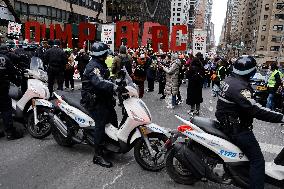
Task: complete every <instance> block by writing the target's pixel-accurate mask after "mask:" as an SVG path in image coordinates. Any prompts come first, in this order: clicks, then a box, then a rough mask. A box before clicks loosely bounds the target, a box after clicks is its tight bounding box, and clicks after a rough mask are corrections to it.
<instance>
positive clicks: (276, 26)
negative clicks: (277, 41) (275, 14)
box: [273, 25, 283, 31]
mask: <svg viewBox="0 0 284 189" xmlns="http://www.w3.org/2000/svg"><path fill="white" fill-rule="evenodd" d="M273 31H283V25H274V26H273Z"/></svg>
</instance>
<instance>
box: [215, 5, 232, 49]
mask: <svg viewBox="0 0 284 189" xmlns="http://www.w3.org/2000/svg"><path fill="white" fill-rule="evenodd" d="M227 1H228V0H213V10H212V14H213V15H212V22H213V23H214V24H215V41H216V45H217V44H218V43H219V38H220V35H221V31H222V25H223V23H224V19H225V17H226V11H227Z"/></svg>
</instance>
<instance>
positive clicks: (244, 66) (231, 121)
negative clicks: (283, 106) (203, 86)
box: [215, 56, 283, 189]
mask: <svg viewBox="0 0 284 189" xmlns="http://www.w3.org/2000/svg"><path fill="white" fill-rule="evenodd" d="M255 73H256V60H255V59H254V58H253V57H251V56H243V57H240V58H238V59H237V61H236V62H235V64H234V67H233V73H232V76H230V77H228V78H226V79H225V80H224V81H221V83H220V89H221V90H220V92H219V93H220V94H219V99H218V102H217V111H216V114H215V115H216V117H217V119H218V120H219V121H220V123H221V127H222V130H223V132H224V133H225V134H227V135H228V136H229V137H230V138H231V140H232V142H233V143H234V144H236V145H237V146H238V147H239V148H240V149H241V150H242V151H243V152H244V153H245V155H246V156H247V157H248V159H249V161H250V172H249V174H250V188H251V189H252V188H253V189H263V188H264V175H265V162H264V158H263V154H262V152H261V149H260V147H259V144H258V142H257V140H256V138H255V136H254V134H253V131H252V129H253V125H252V124H253V118H256V119H259V120H262V121H267V122H273V123H281V122H283V115H282V114H280V113H276V112H273V111H270V110H269V109H266V108H263V107H262V106H261V105H260V104H258V103H256V102H255V101H254V100H253V99H252V92H253V89H252V88H251V86H250V83H249V79H250V77H252V76H253V75H254V74H255Z"/></svg>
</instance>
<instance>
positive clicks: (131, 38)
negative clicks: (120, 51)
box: [115, 21, 139, 48]
mask: <svg viewBox="0 0 284 189" xmlns="http://www.w3.org/2000/svg"><path fill="white" fill-rule="evenodd" d="M122 28H124V31H122ZM138 32H139V24H138V23H137V22H134V23H131V22H125V21H122V22H121V21H119V22H117V23H116V42H115V46H116V48H119V47H120V45H122V43H121V39H127V44H124V45H127V47H129V48H137V47H138Z"/></svg>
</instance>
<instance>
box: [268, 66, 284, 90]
mask: <svg viewBox="0 0 284 189" xmlns="http://www.w3.org/2000/svg"><path fill="white" fill-rule="evenodd" d="M277 73H279V75H280V79H282V78H283V74H282V73H281V72H280V71H279V70H274V71H273V72H272V74H271V75H270V77H269V79H268V83H267V86H268V87H269V88H273V87H275V84H276V80H275V75H276V74H277Z"/></svg>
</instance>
